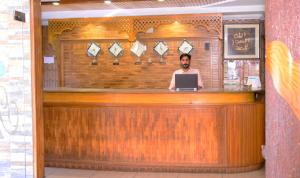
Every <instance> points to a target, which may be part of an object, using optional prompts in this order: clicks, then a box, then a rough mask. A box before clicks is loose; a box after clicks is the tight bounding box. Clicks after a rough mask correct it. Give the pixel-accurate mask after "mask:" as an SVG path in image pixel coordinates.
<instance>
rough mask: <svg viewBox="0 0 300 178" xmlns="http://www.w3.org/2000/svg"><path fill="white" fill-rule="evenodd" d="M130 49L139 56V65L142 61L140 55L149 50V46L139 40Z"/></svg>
mask: <svg viewBox="0 0 300 178" xmlns="http://www.w3.org/2000/svg"><path fill="white" fill-rule="evenodd" d="M130 51H131V52H132V53H133V54H135V55H136V56H137V59H136V61H135V64H136V65H139V64H141V63H142V62H141V59H140V57H141V56H142V55H143V54H145V52H146V51H147V46H146V45H144V44H143V43H141V42H139V41H135V42H134V43H133V45H132V47H131V48H130Z"/></svg>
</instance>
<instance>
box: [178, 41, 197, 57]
mask: <svg viewBox="0 0 300 178" xmlns="http://www.w3.org/2000/svg"><path fill="white" fill-rule="evenodd" d="M193 48H194V47H193V45H192V44H191V43H190V42H189V41H187V40H183V41H182V43H181V44H180V46H179V47H178V51H179V53H180V54H183V53H186V54H190V53H191V51H192V50H193Z"/></svg>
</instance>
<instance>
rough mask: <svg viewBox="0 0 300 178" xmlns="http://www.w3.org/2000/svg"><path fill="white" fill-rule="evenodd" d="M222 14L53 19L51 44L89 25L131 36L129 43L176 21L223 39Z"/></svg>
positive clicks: (50, 35) (50, 33)
mask: <svg viewBox="0 0 300 178" xmlns="http://www.w3.org/2000/svg"><path fill="white" fill-rule="evenodd" d="M222 20H223V15H222V14H196V15H191V14H188V15H168V16H139V17H103V18H79V19H53V20H49V27H48V28H49V33H48V39H49V43H50V44H51V45H52V46H54V43H55V41H56V40H57V39H59V36H60V35H61V34H62V33H63V32H64V31H67V30H73V29H74V28H76V27H81V26H84V25H87V24H89V23H95V24H101V25H103V26H105V27H107V28H108V29H118V31H119V32H120V33H121V32H125V33H127V34H128V36H129V39H128V40H129V41H134V40H135V39H136V34H137V33H139V32H146V30H147V29H149V28H151V27H154V28H157V27H158V26H160V25H165V24H171V23H174V22H175V21H177V22H179V23H182V24H191V25H193V26H195V27H198V26H202V27H205V28H206V29H207V30H208V31H211V30H214V31H216V32H217V33H218V36H219V38H220V39H222V36H223V31H222Z"/></svg>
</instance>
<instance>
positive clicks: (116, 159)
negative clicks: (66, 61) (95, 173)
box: [44, 88, 264, 172]
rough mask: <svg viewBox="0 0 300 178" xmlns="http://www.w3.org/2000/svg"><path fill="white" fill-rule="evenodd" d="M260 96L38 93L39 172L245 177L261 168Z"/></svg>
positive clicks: (90, 91)
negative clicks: (64, 170) (42, 159)
mask: <svg viewBox="0 0 300 178" xmlns="http://www.w3.org/2000/svg"><path fill="white" fill-rule="evenodd" d="M263 98H264V96H263V93H262V92H260V91H243V90H224V89H208V90H201V91H199V92H171V91H168V90H122V89H116V90H113V89H107V90H106V89H67V88H60V89H53V90H45V92H44V127H45V165H46V166H53V167H67V168H87V169H104V170H125V171H131V170H132V171H178V172H243V171H249V170H254V169H257V168H259V167H261V166H262V164H263V158H262V154H261V145H263V144H264V102H263Z"/></svg>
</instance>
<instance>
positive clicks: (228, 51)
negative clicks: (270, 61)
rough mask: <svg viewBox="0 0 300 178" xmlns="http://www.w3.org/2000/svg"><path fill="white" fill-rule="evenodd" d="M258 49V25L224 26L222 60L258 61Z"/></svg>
mask: <svg viewBox="0 0 300 178" xmlns="http://www.w3.org/2000/svg"><path fill="white" fill-rule="evenodd" d="M259 48H260V28H259V24H225V25H224V59H229V60H232V59H259V58H260V49H259Z"/></svg>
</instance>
